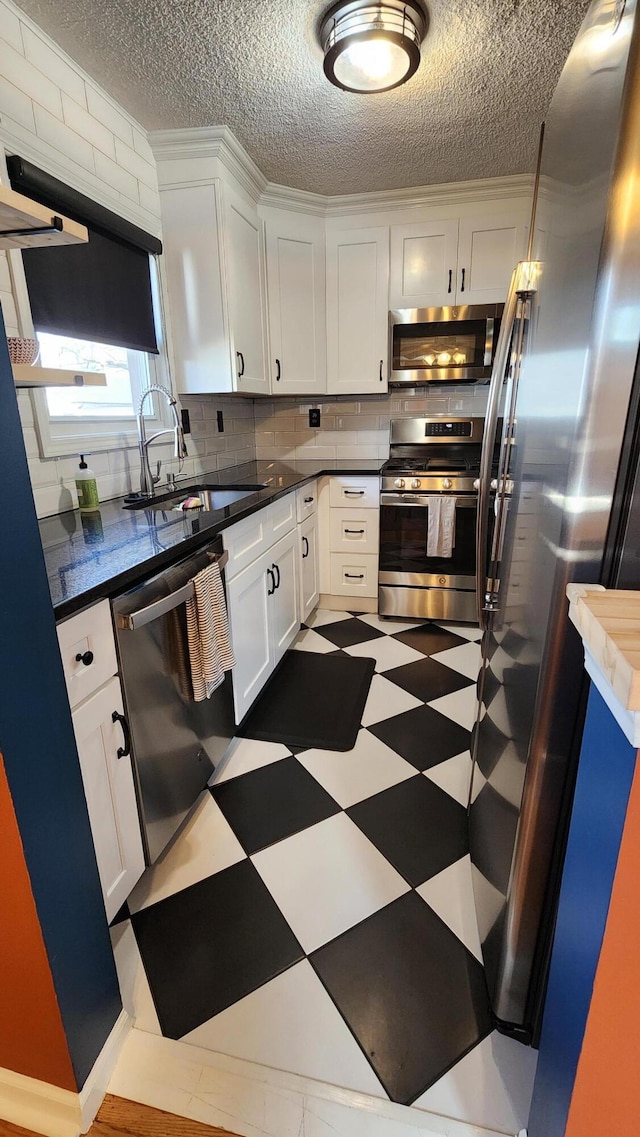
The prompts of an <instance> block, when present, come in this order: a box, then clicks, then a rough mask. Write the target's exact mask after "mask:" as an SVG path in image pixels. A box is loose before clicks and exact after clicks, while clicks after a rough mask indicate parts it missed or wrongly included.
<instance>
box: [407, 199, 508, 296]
mask: <svg viewBox="0 0 640 1137" xmlns="http://www.w3.org/2000/svg"><path fill="white" fill-rule="evenodd" d="M526 213H527V204H526V203H525V204H524V208H523V209H522V210H521V211H520V212H517V211H515V210H514V211H513V212H509V213H494V214H489V215H486V216H481V217H469V218H466V217H462V218H460V219H459V220H458V219H454V220H449V221H424V222H417V223H414V224H412V225H392V226H391V273H390V288H389V307H390V308H444V307H447V306H450V305H455V304H496V303H502V302H503V301H504V300H506V297H507V292H508V289H509V281H510V280H511V273H512V272H513V270H514V268H515V266H516V264H517V263H518V261H519V260H520V259H521V258H522V257H523V256H524V247H525V241H526V232H527V230H526Z"/></svg>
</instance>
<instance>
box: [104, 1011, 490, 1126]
mask: <svg viewBox="0 0 640 1137" xmlns="http://www.w3.org/2000/svg"><path fill="white" fill-rule="evenodd" d="M210 1070H214V1071H216V1078H215V1084H216V1093H217V1094H220V1097H221V1101H224V1103H225V1104H224V1108H225V1111H226V1113H225V1120H224V1127H225V1128H228V1129H230V1130H231V1131H232V1132H235V1133H238V1134H240V1135H242V1134H243V1133H246V1132H248V1131H249V1130H250V1132H251V1133H255V1132H256V1129H255V1124H256V1123H255V1118H253V1117H252V1120H251V1121H249V1120H248V1119H247V1117H246V1116H244V1117H243V1115H242V1108H243V1102H244V1101H246V1100H247V1099H249V1098H250V1099H252V1100H253V1101H255V1100H259V1101H260V1103H261V1112H262V1116H263V1119H264V1123H263V1132H264V1134H265V1137H279V1134H280V1133H281V1132H282V1129H283V1124H284V1123H283V1124H280V1119H279V1118H278V1117H277V1110H278V1099H280V1100H281V1099H282V1098H286V1102H287V1110H288V1112H287V1118H286V1120H287V1126H286V1127H287V1129H289V1130H293V1124H292V1123H293V1120H294V1119H293V1117H292V1111H293V1110H295V1109H296V1108H298V1109H299V1110H300V1117H299V1122H300V1123H301V1124H300V1125H299V1126H298V1128H299V1129H300V1131H303V1119H304V1115H305V1111H308V1112H309V1113H310V1114H313V1112H314V1109H313V1103H314V1101H315V1102H317V1103H321V1102H330V1103H333V1104H334V1105H336V1106H341V1107H343V1108H345V1127H344V1129H342V1127H341V1129H340V1133H345V1134H346V1133H348V1132H349V1121H350V1118H349V1114H348V1112H347V1111H349V1110H358V1112H359V1113H361V1114H362V1113H364V1114H368V1115H369V1116H370V1117H372V1118H377V1119H379V1120H381V1121H382V1122H384V1121H388V1122H389V1137H414V1134H415V1137H418V1131H419V1133H420V1134H421V1137H496V1134H497V1133H498V1132H500V1131H497V1130H494V1129H486V1128H484V1127H483V1126H480V1125H471V1124H468V1123H466V1122H463V1121H456V1120H454V1119H453V1118H449V1117H441V1116H439V1115H438V1114H435V1113H429V1112H428V1111H427V1110H423V1109H416V1108H415V1107H412V1106H404V1105H397V1104H396V1103H395V1102H391V1101H388V1100H384V1099H383V1098H377V1097H373V1096H371V1095H369V1094H362V1093H357V1092H356V1091H354V1090H346V1089H341V1088H340V1087H338V1086H332V1085H329V1084H328V1083H326V1082H316V1081H314V1080H313V1079H311V1078H303V1077H301V1076H300V1075H298V1074H288V1073H285V1072H284V1071H282V1070H273V1069H271V1068H270V1067H267V1066H260V1065H258V1064H257V1063H255V1062H246V1061H244V1060H243V1059H241V1058H231V1057H229V1056H228V1055H226V1054H216V1053H213V1052H212V1051H210V1050H205V1049H203V1048H202V1047H199V1046H190V1045H188V1044H187V1043H185V1042H177V1041H174V1040H172V1039H169V1038H163V1037H161V1036H159V1035H153V1034H146V1033H144V1032H143V1031H140V1030H136V1029H135V1028H134V1029H133V1030H132V1031H131V1032H130V1034H129V1036H128V1038H127V1040H126V1043H125V1046H124V1047H123V1050H122V1053H121V1056H120V1061H119V1063H118V1065H117V1067H116V1070H115V1072H114V1075H113V1078H112V1080H111V1083H110V1085H109V1092H110V1093H112V1094H116V1095H118V1096H120V1097H124V1098H128V1099H129V1100H131V1101H137V1102H141V1103H142V1104H143V1105H149V1106H152V1107H154V1108H155V1109H164V1110H166V1111H167V1112H168V1113H174V1114H177V1115H178V1116H181V1117H192V1120H198V1121H201V1122H205V1123H208V1124H221V1123H220V1122H214V1121H212V1120H210V1121H207V1119H206V1117H205V1116H204V1110H203V1105H204V1104H206V1103H205V1099H204V1098H203V1095H202V1094H201V1093H198V1090H197V1087H198V1086H199V1085H200V1083H201V1081H202V1076H203V1073H204V1072H205V1071H210ZM227 1078H228V1081H227ZM238 1078H242V1079H244V1080H245V1088H244V1090H243V1088H242V1086H240V1085H239V1083H238ZM210 1092H211V1091H209V1094H210ZM234 1099H235V1100H236V1101H237V1103H238V1104H237V1112H236V1111H234V1113H233V1114H230V1113H229V1112H228V1108H229V1102H230V1101H231V1100H234ZM191 1105H193V1111H191ZM213 1110H215V1103H214V1104H213V1106H212V1111H213ZM248 1112H249V1113H250V1112H251V1108H250V1107H249V1110H248ZM267 1118H268V1119H269V1121H268V1122H267V1120H266V1119H267ZM402 1125H404V1126H406V1133H405V1134H403V1133H402V1129H401V1126H402ZM376 1132H377V1133H382V1130H381V1129H379V1128H378V1129H376ZM502 1133H503V1134H504V1131H502Z"/></svg>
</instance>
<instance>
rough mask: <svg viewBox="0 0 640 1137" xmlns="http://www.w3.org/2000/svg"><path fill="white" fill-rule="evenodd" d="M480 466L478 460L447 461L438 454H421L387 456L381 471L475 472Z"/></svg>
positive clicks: (406, 472) (418, 472)
mask: <svg viewBox="0 0 640 1137" xmlns="http://www.w3.org/2000/svg"><path fill="white" fill-rule="evenodd" d="M479 468H480V464H479V462H477V461H476V462H473V461H469V462H458V461H456V462H448V461H447V459H446V458H444V457H442V456H438V457H436V458H427V457H426V455H424V454H421V455H420V457H419V458H389V459H388V460H387V461H386V462H385V464H384V466H383V467H382V473H383V474H387V473H390V474H391V473H393V474H395V473H400V474H424V475H427V474H431V475H433V474H467V475H469V474H475V473H477V472H478V470H479Z"/></svg>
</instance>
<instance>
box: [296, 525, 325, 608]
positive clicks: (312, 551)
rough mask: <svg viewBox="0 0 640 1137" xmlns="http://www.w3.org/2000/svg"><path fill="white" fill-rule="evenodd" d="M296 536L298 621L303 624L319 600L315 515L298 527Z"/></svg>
mask: <svg viewBox="0 0 640 1137" xmlns="http://www.w3.org/2000/svg"><path fill="white" fill-rule="evenodd" d="M298 536H299V538H300V550H299V555H300V619H301V620H302V622H303V623H304V621H305V620H306V618H307V616H308V615H309V613H310V612H313V609H314V608H316V607H317V605H318V601H319V599H320V572H319V563H318V518H317V516H316V514H312V515H311V516H310V517H308V518H307V519H306V521H303V522H302V524H301V525H299V526H298Z"/></svg>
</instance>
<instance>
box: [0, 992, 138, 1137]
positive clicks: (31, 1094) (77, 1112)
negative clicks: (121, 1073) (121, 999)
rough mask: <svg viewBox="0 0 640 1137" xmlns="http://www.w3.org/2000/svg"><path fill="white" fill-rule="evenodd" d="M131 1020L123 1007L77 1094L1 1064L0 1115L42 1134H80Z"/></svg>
mask: <svg viewBox="0 0 640 1137" xmlns="http://www.w3.org/2000/svg"><path fill="white" fill-rule="evenodd" d="M131 1026H132V1023H131V1019H130V1018H129V1016H128V1014H127V1013H126V1011H122V1013H121V1014H120V1016H119V1018H118V1019H117V1021H116V1023H115V1026H114V1027H113V1030H112V1031H111V1033H110V1035H109V1037H108V1039H107V1041H106V1042H105V1044H104V1046H103V1048H102V1050H101V1051H100V1054H99V1055H98V1057H97V1058H96V1061H95V1062H94V1064H93V1067H92V1069H91V1073H90V1074H89V1076H88V1078H87V1080H86V1082H85V1084H84V1086H83V1087H82V1090H81V1091H80V1093H79V1094H77V1093H73V1091H72V1090H63V1089H61V1088H60V1087H59V1086H52V1085H51V1084H50V1083H49V1082H41V1081H39V1080H38V1079H37V1078H28V1077H27V1076H26V1075H25V1074H17V1073H16V1072H15V1071H14V1070H4V1069H2V1068H0V1118H1V1119H2V1120H3V1121H10V1122H12V1123H13V1124H14V1125H20V1126H21V1127H22V1128H23V1129H31V1130H33V1132H34V1133H42V1134H43V1135H44V1137H80V1134H81V1133H86V1132H87V1129H89V1127H90V1125H91V1123H92V1121H93V1119H94V1117H95V1115H96V1113H97V1112H98V1110H99V1108H100V1105H101V1103H102V1099H103V1098H104V1095H105V1093H106V1091H107V1086H108V1084H109V1081H110V1079H111V1075H112V1073H113V1071H114V1069H115V1066H116V1063H117V1061H118V1058H119V1056H120V1051H121V1049H122V1047H123V1045H124V1043H125V1040H126V1037H127V1035H128V1033H129V1031H130V1029H131Z"/></svg>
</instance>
